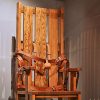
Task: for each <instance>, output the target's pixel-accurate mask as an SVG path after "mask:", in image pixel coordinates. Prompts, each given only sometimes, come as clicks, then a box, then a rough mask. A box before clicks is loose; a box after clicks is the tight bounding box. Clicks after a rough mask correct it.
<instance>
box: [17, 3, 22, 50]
mask: <svg viewBox="0 0 100 100" xmlns="http://www.w3.org/2000/svg"><path fill="white" fill-rule="evenodd" d="M21 10H22V4H21V2H18V3H17V27H16V50H17V51H18V50H21Z"/></svg>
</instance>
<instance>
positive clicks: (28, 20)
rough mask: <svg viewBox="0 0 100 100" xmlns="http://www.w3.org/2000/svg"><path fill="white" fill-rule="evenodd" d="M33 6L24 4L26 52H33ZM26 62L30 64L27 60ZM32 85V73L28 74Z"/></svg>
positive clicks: (29, 83)
mask: <svg viewBox="0 0 100 100" xmlns="http://www.w3.org/2000/svg"><path fill="white" fill-rule="evenodd" d="M32 18H33V17H32V8H30V7H27V6H24V37H23V39H24V40H23V41H24V42H23V45H24V52H25V53H29V54H32V45H33V43H32V33H33V32H32V22H33V21H32ZM26 64H28V63H27V62H26ZM31 85H32V74H31V72H30V75H28V89H30V88H31Z"/></svg>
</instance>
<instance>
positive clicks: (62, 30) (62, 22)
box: [60, 8, 64, 54]
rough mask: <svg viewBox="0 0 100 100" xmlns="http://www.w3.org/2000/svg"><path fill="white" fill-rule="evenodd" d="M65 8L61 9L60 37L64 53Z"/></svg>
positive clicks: (62, 52)
mask: <svg viewBox="0 0 100 100" xmlns="http://www.w3.org/2000/svg"><path fill="white" fill-rule="evenodd" d="M63 13H64V9H63V8H62V9H61V16H60V37H61V41H60V42H61V48H60V49H61V54H64V16H63Z"/></svg>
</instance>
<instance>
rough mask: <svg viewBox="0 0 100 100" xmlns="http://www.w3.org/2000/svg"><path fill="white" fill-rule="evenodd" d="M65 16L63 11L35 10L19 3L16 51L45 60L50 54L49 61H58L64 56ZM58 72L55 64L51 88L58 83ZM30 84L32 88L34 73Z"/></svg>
mask: <svg viewBox="0 0 100 100" xmlns="http://www.w3.org/2000/svg"><path fill="white" fill-rule="evenodd" d="M63 14H64V11H63V9H46V8H39V7H36V8H33V7H29V6H24V5H22V3H21V2H18V4H17V33H16V51H24V52H25V53H28V54H31V55H36V56H38V57H40V58H43V59H46V58H47V55H48V54H49V55H48V59H56V58H57V57H58V56H59V55H61V54H63V53H64V36H63V35H64V18H63ZM25 62H26V61H25ZM26 64H28V62H26ZM56 70H57V65H56V64H53V65H52V66H51V68H50V71H49V76H50V77H49V86H55V85H57V83H58V73H57V71H56ZM55 71H56V72H55ZM35 77H36V76H35ZM35 81H36V80H35ZM28 84H29V85H28V87H29V88H30V86H31V85H32V72H31V73H30V75H29V76H28Z"/></svg>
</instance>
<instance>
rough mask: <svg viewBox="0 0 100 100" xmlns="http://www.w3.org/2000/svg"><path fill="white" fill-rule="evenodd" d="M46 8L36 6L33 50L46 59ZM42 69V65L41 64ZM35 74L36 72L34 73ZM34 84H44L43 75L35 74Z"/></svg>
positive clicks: (39, 85) (42, 85) (40, 85)
mask: <svg viewBox="0 0 100 100" xmlns="http://www.w3.org/2000/svg"><path fill="white" fill-rule="evenodd" d="M45 12H46V9H44V8H38V7H37V8H36V39H35V40H36V41H35V47H34V51H35V52H36V55H37V56H38V57H40V58H43V59H46V13H45ZM37 63H39V62H37ZM42 69H43V66H42ZM35 74H36V73H35ZM35 85H36V86H38V87H44V86H46V80H45V75H43V76H41V75H40V74H38V73H37V75H35Z"/></svg>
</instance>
